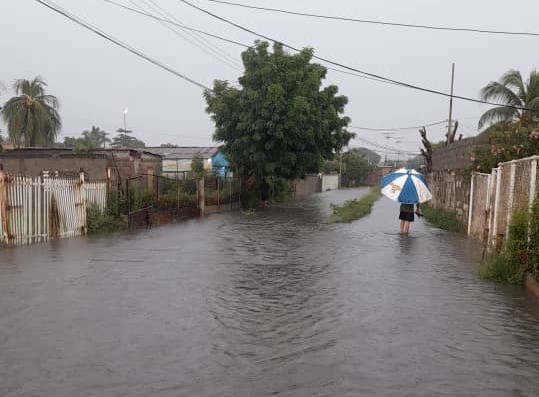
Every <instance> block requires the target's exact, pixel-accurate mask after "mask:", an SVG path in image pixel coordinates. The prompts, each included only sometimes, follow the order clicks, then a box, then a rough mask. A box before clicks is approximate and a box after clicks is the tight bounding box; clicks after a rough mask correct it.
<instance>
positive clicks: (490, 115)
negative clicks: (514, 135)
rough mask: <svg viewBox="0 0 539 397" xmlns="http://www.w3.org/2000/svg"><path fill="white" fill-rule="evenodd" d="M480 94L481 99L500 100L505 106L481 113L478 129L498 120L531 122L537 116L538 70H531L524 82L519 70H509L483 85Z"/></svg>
mask: <svg viewBox="0 0 539 397" xmlns="http://www.w3.org/2000/svg"><path fill="white" fill-rule="evenodd" d="M480 95H481V99H482V100H483V101H500V102H502V103H504V104H505V105H506V106H497V107H495V108H492V109H489V110H487V111H486V112H485V113H483V115H482V116H481V118H480V119H479V129H482V128H483V127H484V126H487V125H490V124H494V123H498V122H505V123H507V122H511V121H518V122H520V123H521V124H523V125H527V124H530V123H533V122H534V121H535V118H536V117H537V116H539V72H537V71H536V70H533V71H532V72H531V73H530V77H529V78H528V80H527V81H526V82H524V80H523V79H522V75H521V74H520V72H519V71H517V70H509V71H508V72H506V73H505V74H504V75H503V76H502V77H501V78H500V80H499V81H491V82H490V83H488V84H487V85H486V86H485V87H483V88H482V89H481V92H480ZM510 106H511V107H510ZM514 107H517V108H526V109H530V110H519V109H515V108H514Z"/></svg>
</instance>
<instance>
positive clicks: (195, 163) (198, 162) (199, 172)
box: [191, 155, 205, 179]
mask: <svg viewBox="0 0 539 397" xmlns="http://www.w3.org/2000/svg"><path fill="white" fill-rule="evenodd" d="M191 173H192V174H193V176H194V177H195V179H201V178H202V177H204V174H205V171H204V160H203V159H202V157H200V156H199V155H196V156H194V157H193V158H192V160H191Z"/></svg>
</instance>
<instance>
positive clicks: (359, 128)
mask: <svg viewBox="0 0 539 397" xmlns="http://www.w3.org/2000/svg"><path fill="white" fill-rule="evenodd" d="M445 123H447V120H442V121H437V122H434V123H429V124H422V125H416V126H414V127H397V128H370V127H359V126H354V125H349V126H348V128H355V129H356V130H363V131H373V132H384V131H406V130H416V129H419V128H422V127H432V126H435V125H440V124H445Z"/></svg>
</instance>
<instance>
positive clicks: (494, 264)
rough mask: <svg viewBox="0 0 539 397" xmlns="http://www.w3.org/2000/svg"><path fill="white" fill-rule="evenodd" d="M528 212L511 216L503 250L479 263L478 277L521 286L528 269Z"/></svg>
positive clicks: (521, 211)
mask: <svg viewBox="0 0 539 397" xmlns="http://www.w3.org/2000/svg"><path fill="white" fill-rule="evenodd" d="M529 220H530V217H529V214H528V210H527V209H525V210H519V211H516V212H515V213H514V214H513V217H512V218H511V224H510V225H509V236H508V238H507V242H506V246H505V249H504V250H503V251H502V252H500V253H496V252H495V253H492V254H490V255H488V256H487V257H486V258H485V259H484V260H483V261H482V263H481V266H480V268H479V275H480V276H481V277H483V278H488V279H492V280H495V281H503V282H508V283H511V284H522V282H523V281H524V274H525V272H526V270H527V268H528V259H529V258H528V256H529V255H528V225H529Z"/></svg>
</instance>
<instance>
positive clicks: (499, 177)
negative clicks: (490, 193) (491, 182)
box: [492, 167, 503, 239]
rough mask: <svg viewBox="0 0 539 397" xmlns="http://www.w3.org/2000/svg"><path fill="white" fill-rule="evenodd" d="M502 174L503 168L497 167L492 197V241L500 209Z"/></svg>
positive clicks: (496, 232)
mask: <svg viewBox="0 0 539 397" xmlns="http://www.w3.org/2000/svg"><path fill="white" fill-rule="evenodd" d="M502 174H503V168H502V167H498V171H497V172H496V193H495V195H494V218H493V223H494V225H493V226H492V237H494V239H495V238H496V236H497V234H498V213H499V208H500V189H501V183H502Z"/></svg>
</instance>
